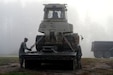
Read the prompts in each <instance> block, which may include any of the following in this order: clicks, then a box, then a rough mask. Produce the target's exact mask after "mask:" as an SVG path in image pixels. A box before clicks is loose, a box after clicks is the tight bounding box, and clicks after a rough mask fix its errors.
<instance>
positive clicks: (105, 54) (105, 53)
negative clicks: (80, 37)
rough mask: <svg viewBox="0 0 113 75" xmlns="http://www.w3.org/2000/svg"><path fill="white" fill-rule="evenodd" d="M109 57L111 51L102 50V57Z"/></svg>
mask: <svg viewBox="0 0 113 75" xmlns="http://www.w3.org/2000/svg"><path fill="white" fill-rule="evenodd" d="M110 57H111V53H110V52H109V51H106V52H104V56H103V58H110Z"/></svg>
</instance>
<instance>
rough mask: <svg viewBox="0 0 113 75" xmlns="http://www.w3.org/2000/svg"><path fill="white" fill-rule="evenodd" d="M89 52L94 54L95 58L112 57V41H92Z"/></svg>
mask: <svg viewBox="0 0 113 75" xmlns="http://www.w3.org/2000/svg"><path fill="white" fill-rule="evenodd" d="M91 51H93V52H94V56H95V57H96V58H102V57H103V58H110V57H113V41H94V42H92V49H91Z"/></svg>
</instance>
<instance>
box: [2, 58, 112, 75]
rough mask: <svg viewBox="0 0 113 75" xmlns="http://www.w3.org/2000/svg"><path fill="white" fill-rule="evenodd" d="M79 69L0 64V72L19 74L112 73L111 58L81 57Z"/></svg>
mask: <svg viewBox="0 0 113 75" xmlns="http://www.w3.org/2000/svg"><path fill="white" fill-rule="evenodd" d="M82 65H83V69H81V70H74V71H72V70H68V71H67V70H66V71H64V70H41V71H36V70H35V71H34V70H26V69H20V68H19V63H17V62H16V63H15V62H13V63H8V64H7V65H1V66H0V74H3V75H4V74H9V75H12V74H14V73H19V75H23V74H24V75H113V58H111V59H92V58H84V59H82Z"/></svg>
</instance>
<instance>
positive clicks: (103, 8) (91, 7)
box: [0, 0, 113, 57]
mask: <svg viewBox="0 0 113 75" xmlns="http://www.w3.org/2000/svg"><path fill="white" fill-rule="evenodd" d="M47 3H63V4H68V5H67V9H68V12H67V16H68V22H69V23H71V24H73V26H74V33H78V34H79V35H82V36H83V37H84V40H83V41H81V43H80V44H81V46H82V51H83V57H93V52H91V43H92V41H113V34H112V32H113V29H112V28H113V5H112V4H113V1H112V0H72V1H71V0H0V54H9V53H10V54H13V53H18V50H19V46H20V43H21V42H22V41H23V38H24V37H28V38H29V42H28V44H27V45H28V47H30V46H31V45H32V44H33V43H34V41H35V37H36V35H38V34H40V33H39V32H38V26H39V24H40V23H41V21H42V20H43V8H44V6H43V4H47ZM34 50H35V48H34Z"/></svg>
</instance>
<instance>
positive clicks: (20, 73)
mask: <svg viewBox="0 0 113 75" xmlns="http://www.w3.org/2000/svg"><path fill="white" fill-rule="evenodd" d="M3 75H30V74H28V73H24V72H10V73H6V74H3Z"/></svg>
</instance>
